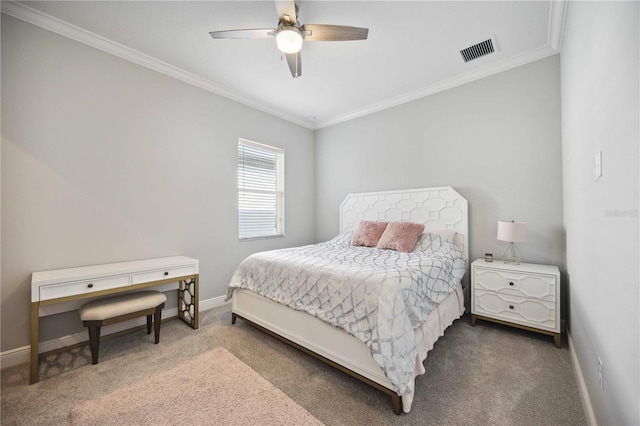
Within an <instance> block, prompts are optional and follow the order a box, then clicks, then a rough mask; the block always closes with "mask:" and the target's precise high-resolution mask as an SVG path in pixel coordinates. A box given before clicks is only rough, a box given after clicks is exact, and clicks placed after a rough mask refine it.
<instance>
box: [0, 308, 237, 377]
mask: <svg viewBox="0 0 640 426" xmlns="http://www.w3.org/2000/svg"><path fill="white" fill-rule="evenodd" d="M224 298H225V296H219V297H214V298H211V299H207V300H202V301H200V303H199V304H198V306H199V309H200V312H203V311H207V310H209V309H213V308H217V307H218V306H222V305H224V304H225V303H228V302H225V301H224ZM162 316H163V317H165V318H170V317H175V316H178V308H177V307H176V308H170V309H165V310H163V311H162ZM146 323H147V320H146V319H145V318H144V317H141V318H135V319H132V320H129V321H124V322H121V323H118V324H113V325H110V326H107V327H104V328H103V329H102V331H101V335H103V336H108V335H109V334H113V333H117V332H120V331H123V330H127V329H129V328H134V327H137V326H139V325H145V324H146ZM87 340H88V335H87V332H86V331H83V332H81V333H75V334H71V335H69V336H62V337H59V338H57V339H52V340H47V341H46V342H40V353H43V352H49V351H53V350H56V349H60V348H64V347H67V346H71V345H75V344H77V343H82V342H86V341H87ZM30 359H31V346H30V345H27V346H22V347H20V348H16V349H10V350H8V351H4V352H2V353H0V366H1V368H7V367H13V366H14V365H18V364H22V363H24V362H29V361H30Z"/></svg>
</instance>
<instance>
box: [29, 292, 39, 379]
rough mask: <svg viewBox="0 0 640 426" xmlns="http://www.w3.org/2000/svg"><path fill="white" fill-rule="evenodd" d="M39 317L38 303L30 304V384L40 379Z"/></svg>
mask: <svg viewBox="0 0 640 426" xmlns="http://www.w3.org/2000/svg"><path fill="white" fill-rule="evenodd" d="M39 319H40V303H39V302H34V303H32V304H31V365H30V367H31V371H30V377H29V384H30V385H32V384H34V383H37V382H39V381H40V362H39V356H38V343H39V342H38V339H39V336H38V334H39V333H38V332H39V327H40V326H39Z"/></svg>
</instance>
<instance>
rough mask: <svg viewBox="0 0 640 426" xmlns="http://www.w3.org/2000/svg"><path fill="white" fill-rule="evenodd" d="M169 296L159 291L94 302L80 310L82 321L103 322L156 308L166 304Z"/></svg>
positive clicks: (123, 295)
mask: <svg viewBox="0 0 640 426" xmlns="http://www.w3.org/2000/svg"><path fill="white" fill-rule="evenodd" d="M166 300H167V296H165V295H164V293H161V292H159V291H141V292H138V293H131V294H122V295H120V296H114V297H107V298H104V299H98V300H94V301H93V302H89V303H87V304H85V305H83V306H82V307H81V308H80V319H81V320H82V321H102V320H106V319H109V318H113V317H118V316H120V315H126V314H130V313H132V312H138V311H143V310H145V309H151V308H155V307H156V306H159V305H161V304H163V303H164V302H166Z"/></svg>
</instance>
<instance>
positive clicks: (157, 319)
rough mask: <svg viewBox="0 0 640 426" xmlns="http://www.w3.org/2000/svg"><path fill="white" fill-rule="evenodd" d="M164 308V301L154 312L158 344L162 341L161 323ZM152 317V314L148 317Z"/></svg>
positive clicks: (154, 328)
mask: <svg viewBox="0 0 640 426" xmlns="http://www.w3.org/2000/svg"><path fill="white" fill-rule="evenodd" d="M162 308H164V303H163V304H162V305H160V306H157V307H156V312H155V313H154V314H153V317H154V318H153V331H155V338H156V344H158V343H159V342H160V324H161V323H162ZM147 318H151V316H149V317H147Z"/></svg>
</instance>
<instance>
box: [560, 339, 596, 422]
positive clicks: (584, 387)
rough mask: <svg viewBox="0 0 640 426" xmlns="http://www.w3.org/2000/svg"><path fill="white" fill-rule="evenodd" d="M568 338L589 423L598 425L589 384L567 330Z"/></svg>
mask: <svg viewBox="0 0 640 426" xmlns="http://www.w3.org/2000/svg"><path fill="white" fill-rule="evenodd" d="M567 338H568V340H569V353H570V354H571V363H572V364H573V371H574V372H575V373H576V380H577V381H578V390H579V391H580V397H581V398H582V405H583V406H584V413H585V415H586V416H587V424H588V425H589V426H598V423H597V422H596V416H595V413H594V412H593V406H592V405H591V398H589V392H588V391H587V384H586V383H585V381H584V376H583V375H582V368H580V361H578V355H577V354H576V351H575V349H574V347H573V340H572V339H571V333H569V332H568V331H567Z"/></svg>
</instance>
